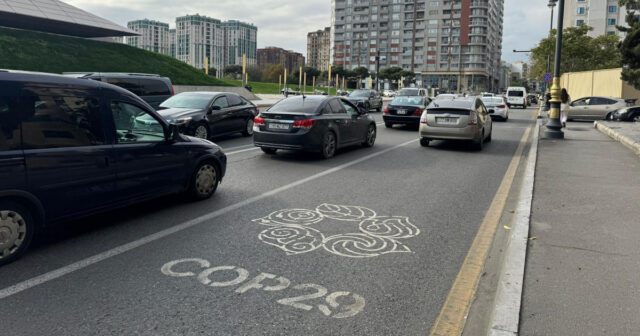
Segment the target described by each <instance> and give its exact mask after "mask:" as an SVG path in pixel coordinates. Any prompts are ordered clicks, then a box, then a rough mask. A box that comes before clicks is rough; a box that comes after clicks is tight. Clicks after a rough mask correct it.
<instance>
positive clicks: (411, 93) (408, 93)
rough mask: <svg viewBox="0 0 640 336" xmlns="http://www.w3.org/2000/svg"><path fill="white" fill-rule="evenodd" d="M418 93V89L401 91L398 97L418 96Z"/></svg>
mask: <svg viewBox="0 0 640 336" xmlns="http://www.w3.org/2000/svg"><path fill="white" fill-rule="evenodd" d="M418 92H419V90H418V89H401V90H400V91H399V92H398V96H417V95H418Z"/></svg>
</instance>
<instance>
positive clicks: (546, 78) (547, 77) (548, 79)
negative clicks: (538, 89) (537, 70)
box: [542, 73, 553, 83]
mask: <svg viewBox="0 0 640 336" xmlns="http://www.w3.org/2000/svg"><path fill="white" fill-rule="evenodd" d="M542 79H544V81H545V82H547V83H548V82H550V81H551V79H553V76H551V74H550V73H546V74H544V76H542Z"/></svg>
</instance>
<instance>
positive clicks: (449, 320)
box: [430, 111, 535, 336]
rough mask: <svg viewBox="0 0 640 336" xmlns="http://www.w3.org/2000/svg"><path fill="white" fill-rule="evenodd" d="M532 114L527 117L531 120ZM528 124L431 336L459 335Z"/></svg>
mask: <svg viewBox="0 0 640 336" xmlns="http://www.w3.org/2000/svg"><path fill="white" fill-rule="evenodd" d="M534 112H535V111H534ZM533 116H534V115H532V118H531V119H530V120H533V119H534V118H533ZM531 128H532V127H531V126H529V127H528V128H527V129H526V131H525V132H524V134H523V135H522V138H520V142H519V144H518V148H517V149H516V152H515V153H514V154H513V157H512V159H511V162H510V163H509V166H508V168H507V171H506V173H505V175H504V177H503V178H502V182H500V186H499V187H498V191H497V192H496V194H495V196H494V197H493V200H492V201H491V205H490V206H489V210H487V213H486V214H485V217H484V219H483V220H482V224H480V227H479V229H478V233H477V234H476V236H475V238H474V239H473V243H471V248H470V249H469V251H468V252H467V256H466V257H465V259H464V261H463V263H462V266H461V267H460V271H459V272H458V275H457V276H456V279H455V281H454V282H453V286H452V287H451V290H450V291H449V294H448V295H447V299H446V301H445V303H444V305H443V306H442V309H441V310H440V314H439V315H438V318H437V319H436V321H435V323H434V325H433V328H432V329H431V333H430V335H431V336H435V335H438V336H441V335H442V336H444V335H446V336H451V335H461V334H462V330H463V329H464V325H465V322H466V318H467V314H468V313H469V307H470V306H471V301H472V300H473V298H474V297H475V293H476V288H477V285H478V281H479V280H480V275H481V274H482V271H483V269H484V264H485V261H486V259H487V258H486V257H487V254H488V253H489V249H490V248H491V243H492V241H493V237H494V235H495V232H496V229H497V227H498V223H499V222H500V217H501V216H502V213H503V211H504V207H505V204H506V203H507V197H508V196H509V191H510V190H511V186H512V185H513V180H514V178H515V175H516V171H517V170H518V166H519V164H520V160H521V157H522V153H523V152H524V147H525V145H526V143H527V139H528V137H529V133H531Z"/></svg>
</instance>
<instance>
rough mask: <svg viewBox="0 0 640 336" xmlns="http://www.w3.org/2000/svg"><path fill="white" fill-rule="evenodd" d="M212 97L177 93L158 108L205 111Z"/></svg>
mask: <svg viewBox="0 0 640 336" xmlns="http://www.w3.org/2000/svg"><path fill="white" fill-rule="evenodd" d="M212 97H213V96H210V95H206V94H200V93H179V94H177V95H175V96H173V97H171V98H169V99H167V100H165V101H164V102H163V103H162V104H160V107H163V108H189V109H200V110H202V109H205V108H206V107H207V106H208V105H209V102H210V101H211V98H212Z"/></svg>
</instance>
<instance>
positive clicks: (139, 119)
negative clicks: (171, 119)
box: [110, 101, 165, 144]
mask: <svg viewBox="0 0 640 336" xmlns="http://www.w3.org/2000/svg"><path fill="white" fill-rule="evenodd" d="M110 107H111V114H112V115H113V121H114V123H115V126H116V130H115V131H116V144H130V143H146V142H162V141H165V135H164V128H163V127H162V124H160V122H159V121H158V120H156V119H155V118H154V117H153V116H152V115H151V114H149V112H147V111H145V110H143V109H142V108H140V107H138V106H136V105H133V104H129V103H125V102H121V101H112V102H111V104H110Z"/></svg>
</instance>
